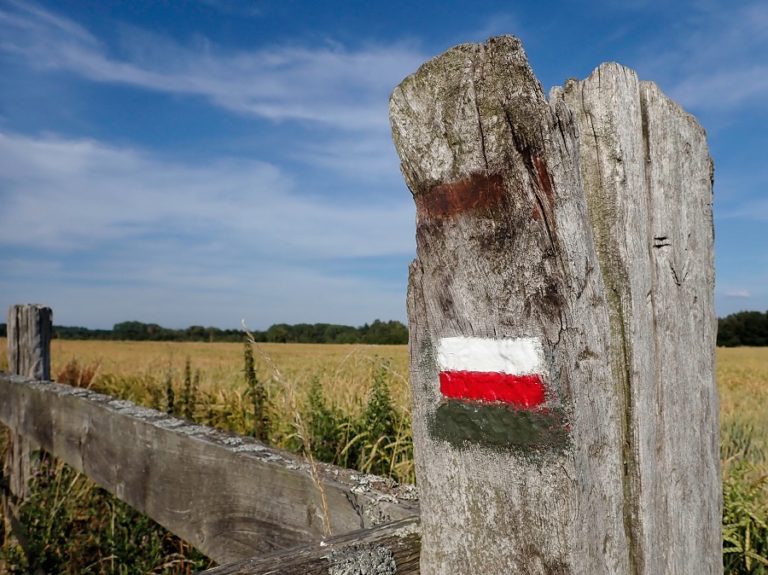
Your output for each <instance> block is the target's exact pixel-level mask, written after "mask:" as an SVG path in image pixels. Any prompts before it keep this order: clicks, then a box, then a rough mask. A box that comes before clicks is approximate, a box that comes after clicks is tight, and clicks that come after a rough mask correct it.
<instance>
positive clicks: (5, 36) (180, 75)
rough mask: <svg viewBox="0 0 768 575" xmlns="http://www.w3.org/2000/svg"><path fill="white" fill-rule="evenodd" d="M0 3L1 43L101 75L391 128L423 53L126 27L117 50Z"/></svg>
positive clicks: (287, 115)
mask: <svg viewBox="0 0 768 575" xmlns="http://www.w3.org/2000/svg"><path fill="white" fill-rule="evenodd" d="M9 6H10V7H11V8H10V9H6V10H0V38H2V39H0V50H3V51H5V52H7V53H12V54H15V55H16V56H18V57H22V58H25V59H27V61H28V62H29V63H30V64H31V65H34V66H38V67H42V68H50V69H60V70H67V71H69V72H72V73H74V74H77V75H80V76H82V77H84V78H87V79H89V80H92V81H95V82H106V83H117V84H127V85H131V86H135V87H139V88H144V89H147V90H154V91H158V92H166V93H174V94H186V95H192V96H199V97H203V98H206V99H208V100H209V101H210V102H211V103H212V104H214V105H216V106H220V107H222V108H225V109H227V110H230V111H233V112H235V113H238V114H245V115H252V116H258V117H263V118H267V119H270V120H275V121H281V120H298V121H305V122H312V123H319V124H322V125H325V126H328V127H332V128H335V129H342V130H348V131H366V130H376V131H379V132H381V133H388V124H387V98H388V96H389V93H390V91H391V90H392V88H393V87H394V86H395V85H396V84H397V83H398V82H400V81H401V80H402V79H403V77H405V76H406V75H407V74H409V73H411V72H413V71H415V70H416V68H417V67H418V66H419V64H421V62H423V61H424V59H425V58H424V56H423V55H422V54H420V53H419V52H418V51H417V50H415V49H414V48H413V47H411V46H408V45H393V46H371V47H368V48H366V49H362V50H358V51H350V50H347V49H344V48H343V47H340V46H331V45H326V46H321V47H303V46H290V45H286V46H283V47H267V48H261V49H258V50H254V51H251V52H242V51H241V52H234V51H231V50H227V49H225V48H223V47H220V46H216V45H213V44H212V43H211V42H209V41H208V40H206V39H202V40H200V41H199V42H197V45H195V46H191V47H188V46H182V45H179V44H176V43H174V42H172V41H170V40H168V39H165V38H161V37H158V36H156V35H153V34H150V33H148V32H146V31H142V30H138V29H131V28H128V27H122V29H121V30H122V40H123V41H122V42H121V44H120V49H119V51H118V52H119V53H118V54H110V50H109V49H108V47H107V46H105V45H104V44H103V43H102V42H100V41H99V40H98V39H97V38H95V37H94V36H93V35H91V34H90V33H89V32H88V31H87V30H85V29H84V28H82V27H81V26H79V25H78V24H76V23H74V22H71V21H69V20H67V19H66V18H64V17H61V16H56V15H54V14H52V13H50V12H47V11H44V10H42V9H39V8H35V7H32V6H28V5H26V4H19V3H15V2H14V3H11V4H9Z"/></svg>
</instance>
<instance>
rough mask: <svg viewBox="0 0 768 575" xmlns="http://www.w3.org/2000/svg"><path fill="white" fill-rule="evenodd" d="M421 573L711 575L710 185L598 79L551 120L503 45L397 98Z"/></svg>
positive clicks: (657, 100) (686, 129)
mask: <svg viewBox="0 0 768 575" xmlns="http://www.w3.org/2000/svg"><path fill="white" fill-rule="evenodd" d="M390 119H391V124H392V131H393V137H394V141H395V146H396V148H397V151H398V153H399V155H400V158H401V161H402V164H401V166H402V171H403V174H404V176H405V179H406V182H407V184H408V187H409V188H410V190H411V191H412V193H413V196H414V200H415V203H416V211H417V229H416V235H417V258H416V260H415V261H414V262H413V264H412V265H411V270H410V282H409V294H408V314H409V322H410V348H411V382H412V389H413V397H414V411H413V420H414V444H415V449H416V470H417V478H418V481H419V485H420V491H421V522H422V551H421V569H422V573H425V574H427V575H429V574H448V573H451V574H454V573H455V574H475V573H485V574H495V573H526V574H538V573H542V574H543V573H547V574H551V573H579V574H582V573H583V574H598V573H605V574H609V573H610V574H629V575H641V574H643V575H658V574H661V573H676V574H682V573H697V574H698V573H721V572H722V559H721V540H720V507H721V506H720V498H721V495H720V476H719V457H718V439H717V437H718V435H717V433H718V428H717V395H716V389H715V385H714V369H713V363H714V361H713V358H714V341H715V339H714V338H715V315H714V309H713V286H714V280H713V264H712V243H713V238H712V211H711V195H712V187H711V183H712V182H711V177H712V172H711V162H710V159H709V155H708V152H707V147H706V141H705V136H704V132H703V130H702V129H701V128H700V127H699V126H698V124H696V122H695V120H693V118H691V117H690V116H688V115H687V114H685V112H683V111H682V110H681V109H680V108H679V107H677V106H676V105H675V104H674V103H673V102H671V101H670V100H669V99H667V98H666V97H665V96H664V95H663V94H661V92H660V91H659V90H658V88H656V87H655V86H654V85H653V84H648V83H638V81H637V77H636V75H635V74H634V72H632V71H630V70H627V69H626V68H623V67H621V66H618V65H614V64H606V65H603V66H601V67H600V68H598V69H597V70H596V71H595V73H594V74H593V75H592V76H591V77H590V78H588V79H587V80H585V81H583V82H576V81H572V82H569V83H568V84H567V85H566V87H565V88H564V89H556V90H554V91H553V93H552V96H551V98H550V100H549V101H547V99H546V98H545V96H544V93H543V91H542V88H541V86H540V84H539V82H538V81H537V79H536V78H535V76H534V75H533V73H532V71H531V69H530V67H529V65H528V62H527V59H526V57H525V54H524V52H523V49H522V46H521V45H520V42H519V41H518V40H517V39H515V38H512V37H501V38H494V39H491V40H489V41H488V42H487V43H485V44H482V45H462V46H458V47H456V48H453V49H451V50H449V51H448V52H446V53H445V54H443V55H441V56H439V57H437V58H435V59H433V60H431V61H429V62H427V63H425V64H424V65H423V66H422V67H421V68H420V69H419V70H418V71H417V72H416V73H415V74H413V75H412V76H409V77H408V78H406V79H405V80H404V81H403V82H402V83H401V84H400V85H399V86H398V87H397V88H396V89H395V91H394V93H393V94H392V97H391V101H390Z"/></svg>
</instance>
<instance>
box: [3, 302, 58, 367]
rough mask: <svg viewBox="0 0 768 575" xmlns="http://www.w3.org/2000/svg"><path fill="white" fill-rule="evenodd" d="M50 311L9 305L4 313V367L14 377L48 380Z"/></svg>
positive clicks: (44, 308)
mask: <svg viewBox="0 0 768 575" xmlns="http://www.w3.org/2000/svg"><path fill="white" fill-rule="evenodd" d="M52 318H53V313H52V312H51V308H49V307H45V306H41V305H36V304H25V305H12V306H11V307H10V308H9V309H8V366H9V371H10V372H11V373H12V374H14V375H21V376H24V377H29V378H31V379H37V380H49V379H50V378H51V335H52V333H53V325H52Z"/></svg>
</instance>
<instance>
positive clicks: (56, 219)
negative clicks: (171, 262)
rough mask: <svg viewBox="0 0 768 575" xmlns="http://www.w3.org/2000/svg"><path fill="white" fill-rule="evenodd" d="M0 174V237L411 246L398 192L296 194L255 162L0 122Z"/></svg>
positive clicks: (279, 249) (74, 245)
mask: <svg viewBox="0 0 768 575" xmlns="http://www.w3.org/2000/svg"><path fill="white" fill-rule="evenodd" d="M0 184H1V185H0V197H1V198H2V201H3V204H4V209H3V211H2V213H1V214H0V245H17V244H19V243H23V245H25V246H28V247H38V248H46V249H58V250H81V249H87V248H88V246H90V245H93V244H94V243H95V242H104V241H120V240H126V239H134V240H135V239H140V238H145V237H151V238H153V239H157V238H163V237H171V238H173V237H176V236H183V237H184V238H185V240H187V241H193V242H194V241H195V240H196V238H199V239H197V242H198V243H199V242H202V241H207V242H209V243H212V244H213V243H215V242H227V243H229V244H231V245H235V244H236V245H238V246H242V247H247V248H248V249H252V250H254V251H255V252H259V253H271V254H273V255H275V256H280V257H287V258H304V259H312V258H344V257H372V256H381V255H387V254H393V253H396V254H397V253H401V254H402V253H410V252H411V251H412V239H411V238H412V236H413V231H412V226H413V224H412V206H411V201H410V199H409V198H408V197H406V194H402V195H400V194H393V197H392V198H384V199H382V200H381V201H378V202H374V201H371V200H370V199H362V198H361V199H360V201H354V199H353V200H349V201H346V202H344V203H340V202H338V201H335V200H333V199H327V200H325V201H324V200H322V199H319V198H316V197H313V198H308V197H305V196H302V195H300V194H298V193H297V192H296V190H295V189H294V184H293V181H292V179H291V178H290V177H289V176H287V175H286V174H284V173H282V172H280V170H278V169H277V168H275V167H274V166H272V165H269V164H267V163H264V162H258V161H246V160H235V159H226V158H225V159H219V160H213V161H210V162H208V163H206V164H205V165H202V166H200V165H191V164H181V163H174V162H166V161H163V160H160V159H157V158H154V157H150V156H149V155H147V154H145V153H144V152H143V151H141V150H137V149H131V148H119V147H114V146H109V145H105V144H103V143H100V142H96V141H92V140H72V139H63V138H59V137H56V136H48V137H41V138H32V137H28V136H22V135H18V134H9V133H2V132H0ZM382 214H386V218H382ZM202 238H207V239H206V240H203V239H202Z"/></svg>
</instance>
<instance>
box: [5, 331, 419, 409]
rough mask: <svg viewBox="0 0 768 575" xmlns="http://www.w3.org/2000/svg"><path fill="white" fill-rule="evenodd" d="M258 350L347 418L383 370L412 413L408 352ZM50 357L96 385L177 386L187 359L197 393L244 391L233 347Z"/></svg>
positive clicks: (68, 352) (166, 346) (57, 366)
mask: <svg viewBox="0 0 768 575" xmlns="http://www.w3.org/2000/svg"><path fill="white" fill-rule="evenodd" d="M0 345H3V346H4V345H5V340H4V339H0ZM259 347H260V348H261V349H263V350H264V351H265V352H266V353H267V354H268V355H269V357H271V358H272V361H273V362H274V363H275V365H276V366H277V367H278V368H279V370H280V372H281V373H282V375H283V377H284V378H286V379H290V380H291V381H292V382H294V384H295V385H296V386H297V389H299V390H306V389H308V387H309V384H310V382H311V380H312V378H314V377H318V378H320V381H321V383H322V385H323V391H324V392H325V394H326V397H327V398H328V399H329V400H330V401H331V402H332V403H334V404H335V405H337V406H338V407H339V408H341V409H343V410H345V411H347V412H351V413H354V412H356V411H358V410H359V409H360V406H361V402H362V401H363V400H364V399H365V396H366V394H367V393H368V390H369V388H370V381H371V369H372V368H376V367H379V366H381V365H387V366H388V368H387V369H390V370H391V371H392V375H393V377H392V378H391V379H392V382H393V387H392V389H391V393H392V398H393V400H394V402H395V405H396V406H397V407H398V408H399V409H402V410H406V411H410V391H409V389H408V349H407V347H406V346H402V345H400V346H398V345H323V344H270V343H261V344H259ZM51 356H52V362H53V364H52V366H51V372H52V373H53V374H54V375H55V374H57V373H60V372H61V371H62V370H63V369H64V368H65V366H66V365H67V364H68V363H70V362H71V361H72V360H76V361H78V363H79V364H80V365H82V366H92V365H98V366H99V369H98V372H97V374H96V383H98V381H99V378H104V377H107V376H134V377H146V378H148V377H152V378H157V379H162V378H164V377H165V375H166V374H167V373H168V370H170V371H171V374H172V375H173V378H174V379H175V380H180V379H181V377H182V375H183V371H184V363H185V361H186V358H187V357H189V358H190V359H191V361H192V367H193V368H194V369H199V370H200V373H201V380H200V388H201V390H203V391H210V392H216V391H220V390H244V389H245V383H244V380H243V371H242V369H243V346H242V344H237V343H186V342H168V343H166V342H119V341H67V340H54V341H53V343H52V344H51ZM256 370H257V375H258V377H259V378H260V379H262V380H264V381H266V380H269V379H271V378H272V376H273V370H272V369H271V368H270V367H269V366H268V365H266V363H265V362H263V361H258V357H257V362H256Z"/></svg>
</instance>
